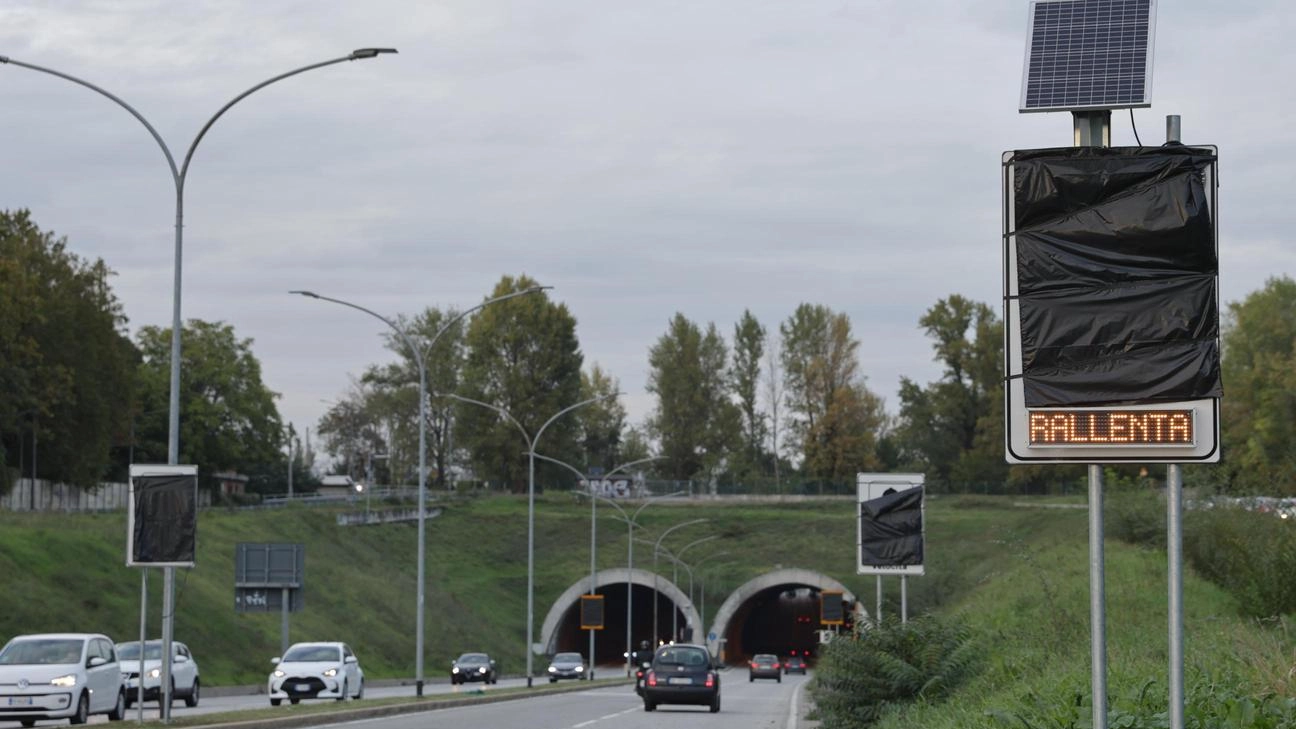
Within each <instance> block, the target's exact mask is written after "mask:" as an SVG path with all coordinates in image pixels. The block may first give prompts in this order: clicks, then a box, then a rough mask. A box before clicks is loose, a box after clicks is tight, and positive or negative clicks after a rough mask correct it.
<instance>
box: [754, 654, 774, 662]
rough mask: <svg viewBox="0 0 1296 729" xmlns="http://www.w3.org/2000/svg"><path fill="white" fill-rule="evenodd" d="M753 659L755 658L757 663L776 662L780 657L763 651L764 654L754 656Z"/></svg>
mask: <svg viewBox="0 0 1296 729" xmlns="http://www.w3.org/2000/svg"><path fill="white" fill-rule="evenodd" d="M752 660H753V661H756V662H757V663H776V662H778V658H775V657H774V656H771V655H769V654H766V653H762V654H760V655H758V656H756V657H755V658H753V659H752Z"/></svg>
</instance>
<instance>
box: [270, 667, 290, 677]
mask: <svg viewBox="0 0 1296 729" xmlns="http://www.w3.org/2000/svg"><path fill="white" fill-rule="evenodd" d="M270 675H271V676H274V677H275V678H283V677H284V676H286V675H288V674H286V673H284V672H283V671H282V670H280V669H278V668H276V669H275V672H274V673H272V674H270Z"/></svg>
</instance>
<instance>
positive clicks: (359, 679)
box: [267, 643, 364, 706]
mask: <svg viewBox="0 0 1296 729" xmlns="http://www.w3.org/2000/svg"><path fill="white" fill-rule="evenodd" d="M270 662H271V663H273V664H274V665H275V669H274V671H272V672H271V673H270V679H269V682H268V686H267V691H268V693H269V694H270V705H271V706H278V705H279V703H280V702H281V701H283V700H284V699H288V701H289V702H290V703H294V704H295V703H297V702H299V701H301V700H302V699H337V700H338V701H344V700H346V699H362V698H364V671H362V670H360V661H359V659H357V658H356V655H355V653H352V652H351V647H350V646H348V645H347V644H346V643H294V644H293V645H292V646H290V647H289V648H288V651H287V652H286V653H284V654H283V657H282V658H273V659H271V660H270Z"/></svg>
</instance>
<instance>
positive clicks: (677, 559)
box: [645, 534, 720, 640]
mask: <svg viewBox="0 0 1296 729" xmlns="http://www.w3.org/2000/svg"><path fill="white" fill-rule="evenodd" d="M719 538H720V535H719V534H712V535H711V536H709V537H702V538H701V539H695V540H694V541H692V542H689V543H688V544H686V545H684V546H683V547H681V548H680V549H679V550H678V551H675V552H672V551H671V550H669V549H667V548H666V547H664V546H659V547H657V551H659V552H660V553H661V554H664V555H666V558H667V559H669V560H670V561H671V565H672V572H671V580H672V581H673V582H676V583H678V582H679V568H680V567H683V568H684V570H685V571H686V572H688V576H689V589H688V599H689V602H690V603H692V602H693V568H692V567H691V566H690V565H689V564H688V563H687V562H685V561H684V559H683V557H684V552H685V551H687V550H688V549H689V548H690V547H693V546H695V545H698V544H702V543H704V542H709V541H711V540H713V539H719ZM645 541H646V540H645ZM676 586H677V587H678V585H676ZM701 627H702V629H703V630H705V629H706V625H705V624H703V625H702V626H701ZM671 636H672V640H675V639H678V637H679V611H678V610H672V611H671Z"/></svg>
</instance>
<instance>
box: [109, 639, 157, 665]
mask: <svg viewBox="0 0 1296 729" xmlns="http://www.w3.org/2000/svg"><path fill="white" fill-rule="evenodd" d="M139 658H140V650H139V642H138V641H136V642H134V643H119V644H118V645H117V660H119V661H138V660H139ZM144 660H146V661H160V660H162V644H161V643H145V644H144Z"/></svg>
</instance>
